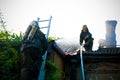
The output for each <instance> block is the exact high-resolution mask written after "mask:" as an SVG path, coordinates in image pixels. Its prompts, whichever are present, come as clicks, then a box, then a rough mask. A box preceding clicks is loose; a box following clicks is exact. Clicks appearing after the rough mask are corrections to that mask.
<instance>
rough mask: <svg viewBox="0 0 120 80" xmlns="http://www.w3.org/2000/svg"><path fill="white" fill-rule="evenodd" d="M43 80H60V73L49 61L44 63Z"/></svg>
mask: <svg viewBox="0 0 120 80" xmlns="http://www.w3.org/2000/svg"><path fill="white" fill-rule="evenodd" d="M45 80H61V71H60V70H59V69H58V68H57V67H56V66H55V64H53V63H52V62H50V61H47V62H46V75H45Z"/></svg>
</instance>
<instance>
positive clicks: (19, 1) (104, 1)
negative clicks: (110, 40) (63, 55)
mask: <svg viewBox="0 0 120 80" xmlns="http://www.w3.org/2000/svg"><path fill="white" fill-rule="evenodd" d="M0 10H1V12H2V13H3V15H4V18H5V21H6V22H7V23H6V25H7V27H9V29H11V30H13V32H15V33H19V32H20V31H22V32H24V31H25V30H26V28H27V26H28V25H29V23H30V22H31V21H32V20H36V19H37V17H40V18H41V19H49V17H50V16H52V17H53V18H52V23H51V30H50V35H51V36H54V35H55V36H57V37H64V38H67V37H69V38H75V37H76V39H77V38H78V39H79V34H80V31H81V27H82V25H84V24H86V25H88V28H89V30H90V32H91V33H92V34H93V37H94V38H95V42H94V43H95V46H98V44H97V43H98V40H99V39H104V38H105V21H106V20H117V21H118V24H117V27H116V35H117V43H118V44H120V34H119V30H120V0H0Z"/></svg>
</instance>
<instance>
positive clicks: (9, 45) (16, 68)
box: [0, 30, 22, 80]
mask: <svg viewBox="0 0 120 80" xmlns="http://www.w3.org/2000/svg"><path fill="white" fill-rule="evenodd" d="M21 37H22V33H20V35H19V36H18V35H17V34H14V33H10V32H9V31H6V30H5V31H0V80H8V79H9V80H17V79H18V77H19V76H20V59H19V58H20V56H19V46H20V40H21Z"/></svg>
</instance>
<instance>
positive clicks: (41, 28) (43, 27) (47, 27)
mask: <svg viewBox="0 0 120 80" xmlns="http://www.w3.org/2000/svg"><path fill="white" fill-rule="evenodd" d="M43 28H48V26H46V27H40V29H43Z"/></svg>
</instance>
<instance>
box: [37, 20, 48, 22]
mask: <svg viewBox="0 0 120 80" xmlns="http://www.w3.org/2000/svg"><path fill="white" fill-rule="evenodd" d="M45 21H50V20H40V21H38V22H45Z"/></svg>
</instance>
